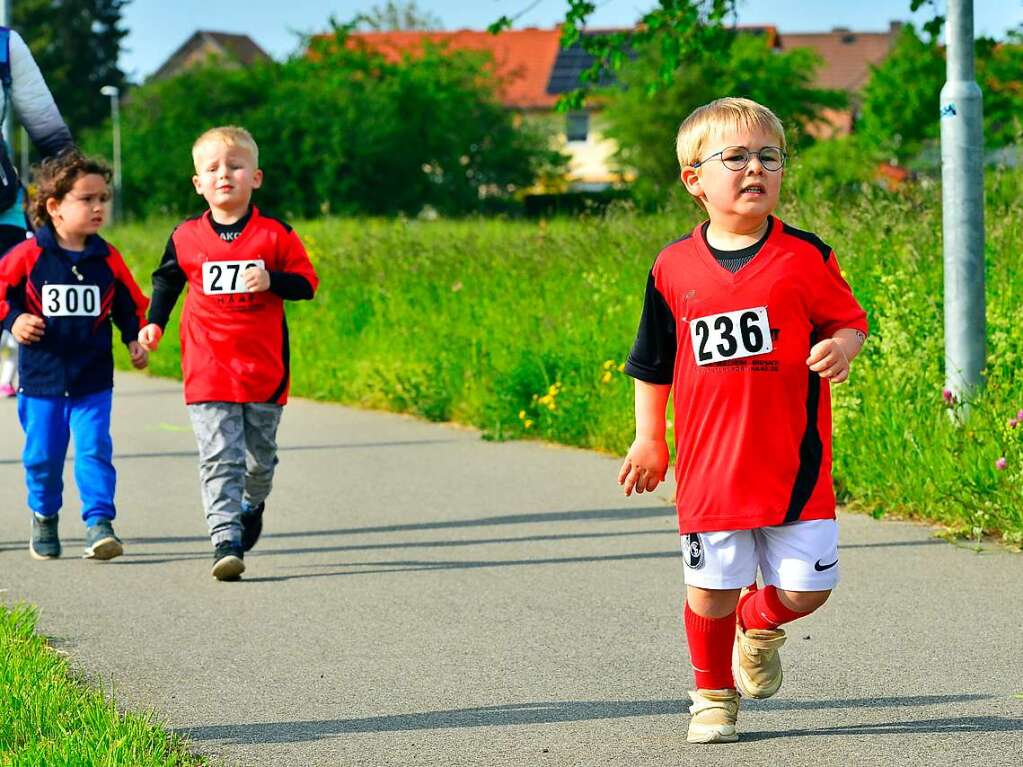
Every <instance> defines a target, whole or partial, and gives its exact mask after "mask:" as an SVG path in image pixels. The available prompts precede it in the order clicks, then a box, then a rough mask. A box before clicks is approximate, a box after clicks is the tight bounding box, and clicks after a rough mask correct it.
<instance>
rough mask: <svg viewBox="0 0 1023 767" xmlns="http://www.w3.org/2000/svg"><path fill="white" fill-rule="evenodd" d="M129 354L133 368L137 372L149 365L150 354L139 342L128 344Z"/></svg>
mask: <svg viewBox="0 0 1023 767" xmlns="http://www.w3.org/2000/svg"><path fill="white" fill-rule="evenodd" d="M128 354H130V355H131V366H132V367H133V368H135V369H136V370H142V369H143V368H144V367H146V365H148V364H149V352H147V351H146V350H145V349H143V348H142V344H140V343H139V342H138V341H129V342H128Z"/></svg>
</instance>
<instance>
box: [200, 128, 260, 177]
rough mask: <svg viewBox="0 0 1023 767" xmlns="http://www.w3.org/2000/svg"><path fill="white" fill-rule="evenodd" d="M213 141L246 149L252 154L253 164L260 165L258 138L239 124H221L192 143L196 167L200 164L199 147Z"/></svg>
mask: <svg viewBox="0 0 1023 767" xmlns="http://www.w3.org/2000/svg"><path fill="white" fill-rule="evenodd" d="M213 141H218V142H220V143H221V144H224V145H225V146H229V147H233V146H236V147H239V148H241V149H244V150H245V151H246V152H248V153H249V154H250V155H251V156H252V163H253V165H255V166H256V167H257V168H258V167H259V147H258V146H257V145H256V140H255V139H254V138H252V134H251V133H249V132H248V131H247V130H245V128H242V127H239V126H237V125H219V126H217V127H216V128H210V129H209V130H208V131H206V132H205V133H203V134H202V135H201V136H199V138H197V139H196V140H195V143H194V144H192V163H193V164H195V166H196V169H198V166H199V163H198V154H199V147H201V146H202V145H203V144H208V143H210V142H213Z"/></svg>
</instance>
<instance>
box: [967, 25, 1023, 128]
mask: <svg viewBox="0 0 1023 767" xmlns="http://www.w3.org/2000/svg"><path fill="white" fill-rule="evenodd" d="M1021 73H1023V25H1020V27H1019V28H1018V29H1016V30H1013V31H1011V32H1010V33H1009V34H1008V36H1007V38H1006V40H1004V41H1002V42H998V41H995V40H991V39H988V38H982V39H980V40H978V41H977V80H978V82H979V83H980V87H981V90H982V91H983V95H984V142H985V143H986V144H987V145H988V146H993V147H1000V146H1007V145H1009V144H1023V117H1021V115H1023V85H1021V83H1020V77H1021Z"/></svg>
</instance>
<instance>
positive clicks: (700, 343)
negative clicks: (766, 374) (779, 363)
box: [689, 306, 774, 365]
mask: <svg viewBox="0 0 1023 767" xmlns="http://www.w3.org/2000/svg"><path fill="white" fill-rule="evenodd" d="M689 333H690V336H691V338H692V341H693V354H694V356H695V357H696V364H697V365H709V364H711V363H714V362H724V361H725V360H734V359H740V358H742V357H752V356H753V355H755V354H767V353H768V352H769V351H771V350H772V349H773V348H774V346H773V344H772V343H771V326H770V323H768V321H767V307H766V306H757V307H753V308H751V309H739V310H738V311H734V312H722V313H721V314H710V315H707V316H706V317H698V318H697V319H694V320H690V322H689Z"/></svg>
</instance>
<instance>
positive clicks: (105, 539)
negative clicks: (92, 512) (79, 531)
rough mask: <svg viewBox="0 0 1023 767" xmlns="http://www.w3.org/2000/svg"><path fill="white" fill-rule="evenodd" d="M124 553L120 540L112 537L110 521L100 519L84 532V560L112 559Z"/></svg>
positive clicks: (112, 528)
mask: <svg viewBox="0 0 1023 767" xmlns="http://www.w3.org/2000/svg"><path fill="white" fill-rule="evenodd" d="M123 553H124V546H123V545H122V544H121V539H120V538H118V537H117V536H116V535H114V526H113V525H112V524H110V520H107V519H101V520H100V521H99V522H97V523H96V524H94V525H93V526H92V527H88V528H86V530H85V553H84V554H83V555H82V557H83V558H84V559H113V558H114V557H119V556H121V554H123Z"/></svg>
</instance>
